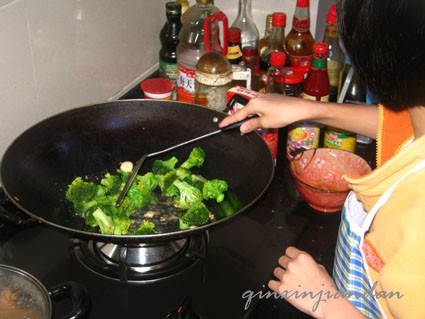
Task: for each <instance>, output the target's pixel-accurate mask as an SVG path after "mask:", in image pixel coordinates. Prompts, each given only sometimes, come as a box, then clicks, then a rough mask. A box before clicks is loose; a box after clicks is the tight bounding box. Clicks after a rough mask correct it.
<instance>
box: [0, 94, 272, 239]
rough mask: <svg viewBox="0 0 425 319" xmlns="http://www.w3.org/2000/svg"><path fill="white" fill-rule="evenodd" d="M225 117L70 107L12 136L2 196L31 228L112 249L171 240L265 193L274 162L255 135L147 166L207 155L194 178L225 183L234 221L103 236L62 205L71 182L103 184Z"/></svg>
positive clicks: (226, 136) (233, 134)
mask: <svg viewBox="0 0 425 319" xmlns="http://www.w3.org/2000/svg"><path fill="white" fill-rule="evenodd" d="M225 116H226V114H224V113H221V112H217V111H214V110H211V109H207V108H205V107H202V106H198V105H193V104H186V103H181V102H176V101H156V100H124V101H116V102H110V103H101V104H96V105H90V106H84V107H80V108H75V109H72V110H69V111H66V112H63V113H60V114H57V115H54V116H52V117H50V118H47V119H45V120H44V121H41V122H40V123H38V124H36V125H34V126H33V127H31V128H29V129H28V130H27V131H25V132H24V133H22V134H21V135H20V136H18V137H17V138H16V139H15V141H14V142H13V143H12V144H11V145H10V146H9V148H8V149H7V150H6V152H5V154H4V156H3V159H2V163H1V167H0V177H1V183H2V186H3V188H4V191H5V194H6V195H7V197H8V198H9V199H10V201H12V203H13V204H14V205H15V206H17V207H18V208H19V209H20V210H22V211H23V212H25V213H27V214H28V215H30V216H31V217H32V218H34V219H36V220H37V221H40V222H43V223H47V224H49V225H51V226H54V227H57V228H60V229H62V230H65V231H67V232H69V233H71V235H72V236H75V237H81V238H87V239H93V240H97V241H101V242H113V243H129V242H132V243H144V242H158V241H170V240H175V239H179V238H184V237H187V236H189V235H192V234H194V233H197V232H201V231H205V230H206V229H208V228H209V227H213V226H215V225H217V224H219V223H222V222H224V221H226V220H228V219H230V218H233V217H234V216H236V215H238V214H239V213H241V212H242V211H244V210H246V209H247V208H248V207H250V206H251V205H253V204H254V203H255V202H256V201H257V200H258V199H259V198H260V197H261V196H262V194H263V193H264V192H265V191H266V189H267V188H268V186H269V184H270V183H271V180H272V178H273V173H274V164H273V157H272V155H271V153H270V150H269V148H268V146H267V144H266V143H265V142H264V140H263V139H262V138H261V136H260V135H259V134H258V133H256V132H253V133H250V134H246V135H241V134H240V132H239V130H238V129H234V130H232V131H228V132H225V133H222V134H219V135H216V136H212V137H210V138H208V139H205V140H202V141H199V142H196V143H195V144H193V145H187V146H184V147H182V148H179V149H176V150H173V151H172V152H170V153H166V154H162V155H161V156H159V157H156V158H152V159H148V161H147V162H145V163H144V164H143V167H142V170H141V171H140V174H144V173H145V172H146V171H149V170H150V169H151V168H152V162H153V161H154V160H155V159H166V158H169V157H171V156H176V157H177V158H179V159H184V158H186V157H187V155H188V154H189V153H190V150H191V149H192V148H193V147H194V146H200V147H202V148H203V149H204V150H205V153H206V161H205V164H204V166H203V167H202V168H201V171H200V174H202V175H203V176H204V177H206V178H207V179H212V178H219V179H224V180H226V181H227V182H228V184H229V191H230V193H229V194H232V196H235V198H237V200H238V203H239V205H238V207H237V209H236V210H235V212H234V214H233V215H231V216H228V217H224V218H221V219H218V220H216V221H214V222H211V223H209V224H207V225H204V226H200V227H197V228H190V229H187V230H180V229H179V228H178V227H177V228H175V229H170V230H169V231H167V232H162V233H157V234H153V235H136V236H131V235H105V234H101V233H99V232H98V231H97V230H96V229H92V228H90V227H88V226H87V225H86V224H85V222H84V221H83V220H82V218H81V217H79V216H77V215H76V214H75V213H74V212H73V210H72V206H70V204H69V203H68V202H67V201H66V200H65V192H66V189H67V186H68V185H69V184H70V183H71V182H72V181H73V179H74V178H75V177H76V176H88V177H97V178H99V177H102V176H103V175H104V174H105V173H106V172H111V173H113V172H115V171H116V169H117V168H118V167H119V163H121V162H124V161H133V162H135V161H136V160H137V159H138V158H139V157H140V155H141V154H148V153H152V152H155V151H158V150H162V149H166V148H167V147H169V146H171V145H175V144H178V143H180V142H182V141H186V140H189V139H191V138H194V137H197V136H199V135H202V134H205V133H208V132H212V131H214V130H217V121H220V120H221V119H223V118H224V117H225Z"/></svg>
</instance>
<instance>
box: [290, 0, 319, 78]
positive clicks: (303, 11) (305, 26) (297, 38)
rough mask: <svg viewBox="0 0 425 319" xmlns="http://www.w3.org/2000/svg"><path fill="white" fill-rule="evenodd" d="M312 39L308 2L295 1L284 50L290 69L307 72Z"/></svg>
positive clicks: (304, 0) (305, 0) (302, 0)
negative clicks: (290, 27) (290, 26)
mask: <svg viewBox="0 0 425 319" xmlns="http://www.w3.org/2000/svg"><path fill="white" fill-rule="evenodd" d="M313 44H314V38H313V36H312V34H311V32H310V0H297V6H296V8H295V13H294V17H293V20H292V29H291V31H289V33H288V35H287V36H286V38H285V50H286V52H287V53H288V58H289V62H290V65H291V67H295V68H300V69H302V70H303V71H304V73H306V72H308V70H309V68H310V64H311V59H312V55H313Z"/></svg>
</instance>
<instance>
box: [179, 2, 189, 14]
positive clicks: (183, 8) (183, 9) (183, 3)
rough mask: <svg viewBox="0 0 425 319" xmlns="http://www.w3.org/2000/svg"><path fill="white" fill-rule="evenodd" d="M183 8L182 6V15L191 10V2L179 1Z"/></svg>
mask: <svg viewBox="0 0 425 319" xmlns="http://www.w3.org/2000/svg"><path fill="white" fill-rule="evenodd" d="M179 2H180V4H181V6H182V14H184V13H185V12H186V10H187V9H188V8H189V1H188V0H179Z"/></svg>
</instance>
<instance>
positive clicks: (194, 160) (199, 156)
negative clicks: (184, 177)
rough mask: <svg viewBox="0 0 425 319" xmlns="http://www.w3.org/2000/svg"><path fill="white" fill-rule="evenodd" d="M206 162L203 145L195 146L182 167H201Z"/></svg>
mask: <svg viewBox="0 0 425 319" xmlns="http://www.w3.org/2000/svg"><path fill="white" fill-rule="evenodd" d="M204 162H205V151H204V150H203V149H202V148H201V147H195V148H193V150H192V151H191V152H190V154H189V157H188V158H187V160H186V161H184V162H183V163H182V165H180V167H183V168H186V169H191V168H192V167H201V166H202V165H204Z"/></svg>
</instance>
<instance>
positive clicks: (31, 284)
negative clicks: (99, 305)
mask: <svg viewBox="0 0 425 319" xmlns="http://www.w3.org/2000/svg"><path fill="white" fill-rule="evenodd" d="M64 297H69V298H70V299H71V301H72V307H73V309H72V311H71V312H70V313H69V314H67V315H64V316H62V317H61V318H63V319H65V318H66V319H77V318H83V317H84V316H85V315H86V313H87V312H88V310H89V307H90V301H89V298H88V296H87V294H86V291H85V289H84V288H83V287H82V286H80V285H79V284H77V283H75V282H66V283H63V284H59V285H56V286H55V287H52V288H51V289H50V290H49V291H48V290H47V289H46V288H45V287H44V286H43V284H42V283H41V282H40V281H39V280H37V279H36V278H35V277H34V276H32V275H31V274H29V273H27V272H25V271H23V270H21V269H18V268H15V267H12V266H8V265H2V264H0V317H1V318H7V319H22V318H27V319H50V318H52V300H53V301H58V300H59V299H62V298H64Z"/></svg>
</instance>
